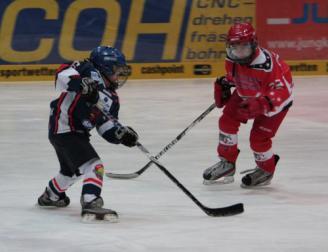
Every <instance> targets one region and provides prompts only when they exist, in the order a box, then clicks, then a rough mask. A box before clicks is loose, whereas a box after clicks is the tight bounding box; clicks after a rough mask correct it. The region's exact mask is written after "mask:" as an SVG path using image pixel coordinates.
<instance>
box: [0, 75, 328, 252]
mask: <svg viewBox="0 0 328 252" xmlns="http://www.w3.org/2000/svg"><path fill="white" fill-rule="evenodd" d="M295 86H296V87H295V104H294V106H293V107H292V109H291V111H290V112H289V114H288V115H287V118H286V120H285V122H284V124H283V125H282V126H281V128H280V130H279V131H278V135H277V136H276V138H275V141H274V150H275V151H276V152H277V153H279V154H280V156H281V160H280V162H279V165H278V168H277V172H276V174H275V177H274V179H273V181H272V184H271V185H270V186H269V187H266V188H263V189H256V190H254V189H253V190H245V189H242V188H240V185H239V184H240V178H241V175H239V174H238V175H237V176H236V179H235V183H233V184H229V185H212V186H204V185H203V184H202V172H203V170H204V169H205V168H207V167H208V166H210V165H212V164H213V163H214V162H216V159H217V158H216V144H217V118H218V116H219V115H220V113H221V112H220V110H218V109H215V110H214V111H212V112H211V113H210V114H209V115H208V116H207V117H206V118H205V119H204V120H203V121H202V122H201V123H199V124H198V125H197V126H196V127H195V128H193V129H192V130H191V131H189V132H188V134H187V135H186V136H185V137H184V138H183V139H182V140H181V141H179V142H178V143H177V144H176V145H175V146H174V147H173V148H172V149H171V150H169V151H168V152H167V153H166V154H165V155H164V156H162V157H161V159H160V161H161V162H162V163H163V164H164V165H165V166H166V168H167V169H168V170H169V171H171V172H172V173H173V174H174V176H176V177H177V178H178V179H179V180H180V181H181V182H182V183H183V184H184V185H185V186H186V187H187V188H188V189H189V190H190V191H191V192H192V193H193V194H194V195H195V196H196V197H197V198H198V199H199V200H200V201H201V202H202V203H203V204H204V205H206V206H209V207H222V206H227V205H231V204H234V203H238V202H243V203H244V204H245V213H243V214H241V215H237V216H231V217H225V218H213V217H208V216H206V215H205V214H204V213H203V212H202V211H201V210H200V209H199V208H198V207H197V206H196V205H195V204H194V203H193V202H192V201H191V200H190V199H189V198H188V197H186V196H185V195H184V194H183V193H182V191H180V189H179V188H177V187H176V185H175V184H173V183H172V182H171V181H170V180H169V179H168V178H167V177H166V175H165V174H163V173H162V172H161V171H160V170H159V169H158V168H157V167H156V166H152V167H151V168H149V169H148V170H147V171H146V172H145V173H144V174H142V175H141V176H140V177H138V178H137V179H133V180H125V181H123V180H114V179H108V178H105V179H104V188H103V198H104V200H105V205H106V206H107V207H110V208H112V209H114V210H116V211H118V213H119V214H120V222H119V223H115V224H83V223H81V221H80V204H79V197H80V190H81V182H78V183H77V184H75V185H74V186H73V187H72V188H71V189H70V190H69V192H68V195H69V196H70V198H71V205H70V206H69V207H68V208H66V209H56V210H44V209H39V208H37V207H36V206H35V202H36V199H37V197H38V196H39V195H40V194H41V193H42V192H43V190H44V188H45V186H46V184H47V182H48V180H49V179H50V178H51V177H52V176H54V175H56V174H57V172H58V163H57V159H56V156H55V153H54V151H53V149H52V147H51V145H50V144H49V142H48V139H47V119H48V112H49V102H50V100H51V99H52V98H53V97H55V96H56V93H55V91H54V89H53V86H52V84H51V83H50V82H48V83H41V84H39V83H38V84H34V83H24V84H16V83H10V84H2V85H0V130H1V133H0V160H1V169H0V192H1V196H2V197H1V200H0V218H1V220H0V251H1V252H6V251H15V252H17V251H33V252H37V251H42V252H46V251H71V252H73V251H79V252H82V251H107V252H113V251H133V252H139V251H188V252H189V251H202V252H205V251H297V252H299V251H311V252H312V251H328V241H327V234H328V167H327V163H328V147H327V146H328V110H327V107H328V98H327V97H328V78H327V77H318V78H295ZM119 93H120V97H121V105H122V106H121V112H120V120H121V122H122V123H124V124H126V125H130V126H132V127H133V128H135V129H136V130H137V132H138V133H139V135H140V142H142V143H143V144H144V145H145V146H146V147H147V148H148V149H149V150H150V151H152V152H153V154H154V155H155V154H157V153H158V152H159V151H160V150H161V149H162V148H163V147H164V146H165V145H166V144H168V143H169V142H170V141H171V140H173V139H174V138H175V137H176V136H177V135H178V134H179V133H180V132H181V131H182V130H183V129H185V127H186V126H187V125H189V124H190V123H191V122H192V121H193V120H194V119H195V118H196V117H197V116H198V115H200V114H201V113H202V112H203V111H204V110H205V109H206V108H207V107H208V106H209V105H210V104H211V103H212V102H213V99H212V80H209V79H202V80H160V81H156V80H152V81H129V82H128V84H126V86H124V87H123V88H122V89H121V90H119ZM249 129H250V124H248V125H244V126H242V127H241V130H240V136H239V142H240V146H239V147H240V149H241V154H240V158H239V160H238V163H237V169H238V171H242V170H244V169H249V168H253V167H254V161H253V157H252V153H251V151H250V149H249V144H248V134H249ZM91 141H92V142H93V143H94V146H95V148H96V149H97V151H98V153H99V154H100V156H101V157H102V160H103V162H104V165H105V168H106V170H107V171H111V172H119V173H128V172H134V171H137V170H139V169H140V168H141V167H142V166H143V165H144V164H146V163H147V161H148V160H147V158H146V157H145V156H144V155H143V154H142V153H141V152H140V151H139V150H138V149H137V148H132V149H129V148H126V147H123V146H116V145H110V144H108V143H106V142H105V141H104V140H102V139H101V137H99V136H97V133H96V132H95V131H94V132H93V136H92V139H91Z"/></svg>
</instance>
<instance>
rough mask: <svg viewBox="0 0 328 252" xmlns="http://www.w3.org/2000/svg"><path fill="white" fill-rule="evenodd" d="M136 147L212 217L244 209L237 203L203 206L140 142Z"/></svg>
mask: <svg viewBox="0 0 328 252" xmlns="http://www.w3.org/2000/svg"><path fill="white" fill-rule="evenodd" d="M137 147H138V148H139V149H140V150H141V152H142V153H144V154H145V155H146V156H147V157H148V158H149V160H150V161H151V162H153V163H154V164H155V165H156V166H157V167H158V168H159V169H160V170H161V171H162V172H163V173H164V174H165V175H166V176H168V177H169V179H170V180H171V181H173V183H174V184H176V185H177V186H178V187H179V188H180V189H181V190H182V191H183V192H184V193H185V194H186V195H187V196H188V197H189V198H190V199H191V200H192V201H193V202H194V203H195V204H196V205H197V206H198V207H199V208H200V209H202V210H203V211H204V212H205V213H206V214H207V215H209V216H212V217H218V216H229V215H236V214H240V213H242V212H243V211H244V205H243V204H242V203H238V204H235V205H231V206H227V207H221V208H209V207H206V206H204V205H203V204H202V203H201V202H200V201H199V200H198V199H197V198H196V197H195V196H194V195H193V194H192V193H191V192H190V191H189V190H188V189H187V188H186V187H185V186H184V185H182V184H181V183H180V182H179V181H178V180H177V179H176V178H175V177H174V176H173V175H172V174H171V173H170V172H169V171H168V170H167V169H166V168H165V167H164V166H163V165H162V164H161V163H159V162H158V161H157V159H156V158H155V157H154V156H151V154H150V152H149V151H148V150H147V149H146V148H145V147H144V146H143V145H142V144H141V143H139V142H138V143H137Z"/></svg>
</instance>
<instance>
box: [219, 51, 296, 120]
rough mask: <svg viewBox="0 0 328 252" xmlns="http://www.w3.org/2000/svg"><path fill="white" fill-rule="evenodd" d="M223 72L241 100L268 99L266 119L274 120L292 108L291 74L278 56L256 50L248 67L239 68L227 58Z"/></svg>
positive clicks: (238, 65)
mask: <svg viewBox="0 0 328 252" xmlns="http://www.w3.org/2000/svg"><path fill="white" fill-rule="evenodd" d="M225 68H226V72H227V79H228V80H229V81H230V82H232V83H234V84H235V85H236V90H237V93H238V95H239V96H240V97H242V98H244V99H247V97H259V96H266V97H267V98H269V100H270V103H271V104H270V105H271V110H270V111H268V112H267V113H266V114H265V115H266V116H273V115H275V114H277V113H279V112H280V111H282V110H283V109H284V108H286V107H289V106H290V105H291V104H292V101H293V95H292V89H293V82H292V77H291V72H290V69H289V67H288V65H287V64H286V63H285V62H284V61H282V60H281V59H279V55H277V54H275V53H273V52H270V51H268V50H266V49H263V48H258V49H257V52H256V57H255V58H254V60H253V61H252V63H251V64H249V65H240V64H236V63H234V62H233V61H231V60H229V58H226V61H225Z"/></svg>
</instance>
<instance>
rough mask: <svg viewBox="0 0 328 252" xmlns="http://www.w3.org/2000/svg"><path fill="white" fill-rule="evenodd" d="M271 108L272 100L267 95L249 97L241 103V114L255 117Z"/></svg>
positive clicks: (245, 116) (250, 117) (248, 117)
mask: <svg viewBox="0 0 328 252" xmlns="http://www.w3.org/2000/svg"><path fill="white" fill-rule="evenodd" d="M269 110H270V102H269V100H268V99H267V98H266V97H263V96H261V97H256V98H248V99H247V100H244V101H242V102H241V104H240V108H239V110H238V112H239V114H240V115H241V116H242V117H243V118H246V119H253V118H255V117H257V116H260V115H263V114H264V113H266V112H268V111H269Z"/></svg>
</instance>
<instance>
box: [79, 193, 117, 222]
mask: <svg viewBox="0 0 328 252" xmlns="http://www.w3.org/2000/svg"><path fill="white" fill-rule="evenodd" d="M81 205H82V212H81V216H82V222H85V223H92V222H96V221H108V222H117V221H118V214H117V213H116V212H115V211H113V210H111V209H107V208H103V205H104V201H103V199H102V198H101V197H98V198H96V199H94V200H93V201H91V202H84V201H83V198H81Z"/></svg>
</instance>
